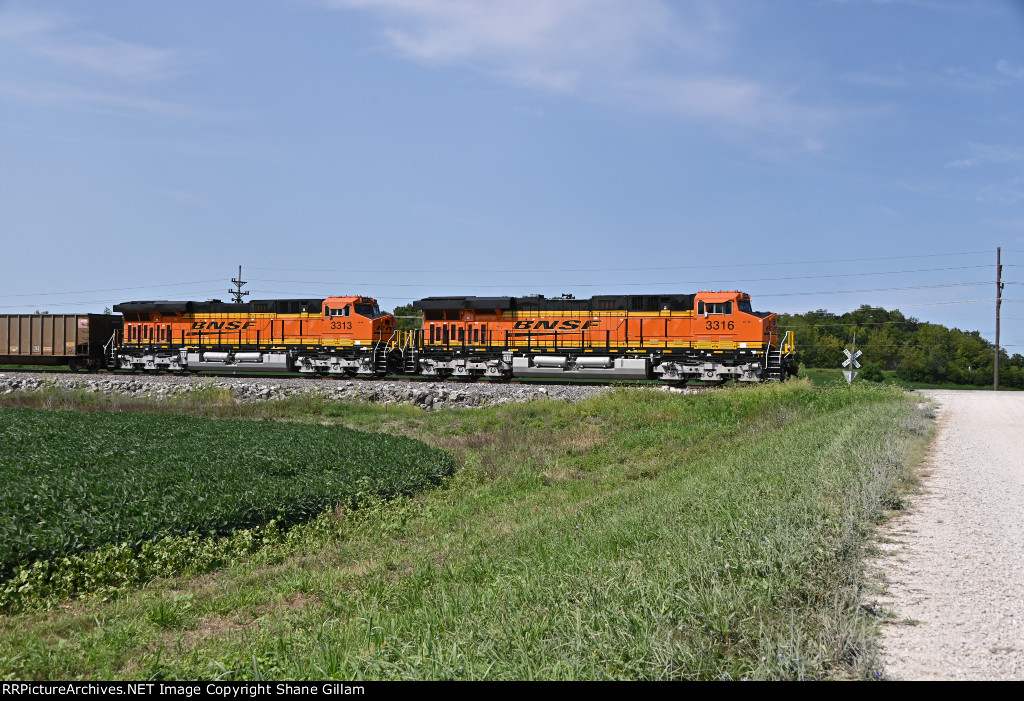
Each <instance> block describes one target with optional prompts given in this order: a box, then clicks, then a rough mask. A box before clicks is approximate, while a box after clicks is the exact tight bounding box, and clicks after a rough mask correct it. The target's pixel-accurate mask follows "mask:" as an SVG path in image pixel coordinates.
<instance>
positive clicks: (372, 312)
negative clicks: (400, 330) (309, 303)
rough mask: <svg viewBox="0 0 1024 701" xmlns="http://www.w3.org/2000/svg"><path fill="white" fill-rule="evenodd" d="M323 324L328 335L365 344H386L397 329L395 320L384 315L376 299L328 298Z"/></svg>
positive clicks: (324, 309) (325, 303)
mask: <svg viewBox="0 0 1024 701" xmlns="http://www.w3.org/2000/svg"><path fill="white" fill-rule="evenodd" d="M323 321H324V331H325V333H328V334H339V335H343V336H345V337H347V338H353V339H357V340H359V341H360V342H361V343H362V342H364V341H370V342H380V341H384V342H386V341H388V340H389V339H390V338H391V336H392V334H393V333H394V329H395V317H394V316H392V315H391V314H385V313H382V312H381V311H380V307H379V306H378V305H377V300H375V299H373V298H372V297H328V298H327V299H325V300H324V303H323ZM361 343H360V344H361Z"/></svg>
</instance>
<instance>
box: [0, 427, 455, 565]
mask: <svg viewBox="0 0 1024 701" xmlns="http://www.w3.org/2000/svg"><path fill="white" fill-rule="evenodd" d="M452 469H453V465H452V459H451V456H450V455H449V454H448V453H446V452H444V451H441V450H439V449H437V448H432V447H430V446H428V445H426V444H424V443H422V442H420V441H416V440H412V439H409V438H404V437H401V436H389V435H383V434H376V433H364V432H360V431H353V430H350V429H346V428H342V427H336V426H319V425H310V424H295V423H279V422H269V421H231V420H209V419H195V418H191V417H186V416H168V415H151V414H102V413H76V412H65V411H39V410H32V409H2V408H0V483H2V484H3V485H4V488H3V490H2V492H0V580H3V579H6V578H7V577H9V576H10V575H11V574H12V573H13V572H14V571H15V570H16V569H17V568H18V567H19V566H23V565H28V564H31V563H32V562H34V561H36V560H45V559H51V558H54V557H59V556H61V555H64V554H69V553H80V552H85V551H89V550H92V549H94V548H97V547H99V546H102V545H109V544H120V543H129V544H132V545H140V544H141V543H143V542H145V541H148V540H154V539H157V538H161V537H163V536H165V535H179V534H185V533H193V532H195V533H199V534H201V535H211V536H212V535H224V534H227V533H230V532H231V531H233V530H235V529H238V528H249V527H253V526H258V525H262V524H265V523H267V522H268V521H270V520H272V519H275V520H277V521H278V523H280V524H282V525H287V524H289V523H295V522H298V521H302V520H306V519H309V518H311V517H313V516H316V515H317V514H319V513H322V512H323V511H324V510H326V509H329V508H332V507H334V506H336V505H338V504H343V503H347V502H351V501H353V500H358V498H359V497H360V495H377V496H382V497H390V496H394V495H396V494H412V493H414V492H416V491H418V490H420V489H422V488H424V487H426V486H428V485H430V484H436V483H438V482H439V481H440V480H441V479H442V478H443V477H444V476H445V475H447V474H450V473H451V471H452Z"/></svg>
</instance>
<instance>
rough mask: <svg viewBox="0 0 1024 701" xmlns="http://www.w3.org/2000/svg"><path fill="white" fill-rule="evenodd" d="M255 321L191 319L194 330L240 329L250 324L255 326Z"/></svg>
mask: <svg viewBox="0 0 1024 701" xmlns="http://www.w3.org/2000/svg"><path fill="white" fill-rule="evenodd" d="M255 325H256V322H255V321H247V322H245V323H244V324H243V323H242V322H241V321H193V322H192V329H193V330H195V331H241V330H243V329H247V328H249V327H250V326H255Z"/></svg>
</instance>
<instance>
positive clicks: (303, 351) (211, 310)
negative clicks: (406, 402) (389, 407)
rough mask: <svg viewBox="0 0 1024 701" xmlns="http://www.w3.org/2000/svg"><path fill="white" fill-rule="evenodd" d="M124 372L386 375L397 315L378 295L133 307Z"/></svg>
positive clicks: (119, 357)
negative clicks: (379, 303)
mask: <svg viewBox="0 0 1024 701" xmlns="http://www.w3.org/2000/svg"><path fill="white" fill-rule="evenodd" d="M114 311H116V312H120V313H121V314H123V315H124V329H123V331H122V332H121V333H122V336H121V338H120V339H119V343H117V344H116V345H117V349H116V352H115V353H114V357H113V358H112V359H111V363H110V364H111V365H112V366H113V367H115V368H117V369H121V370H151V371H152V370H169V371H172V372H180V371H184V370H192V371H198V370H225V369H226V370H236V371H244V372H249V371H260V370H262V371H284V372H287V371H296V370H297V371H299V372H305V373H334V374H347V375H357V374H358V375H385V374H387V372H388V366H387V360H388V357H389V351H392V350H393V349H394V347H395V338H396V334H395V324H394V317H393V316H392V315H390V314H382V313H381V312H380V308H379V307H378V306H377V301H376V300H374V299H372V298H370V297H328V298H326V299H269V300H252V301H250V302H242V303H225V302H221V301H220V300H216V299H211V300H207V301H206V302H173V301H156V302H125V303H123V304H118V305H115V306H114Z"/></svg>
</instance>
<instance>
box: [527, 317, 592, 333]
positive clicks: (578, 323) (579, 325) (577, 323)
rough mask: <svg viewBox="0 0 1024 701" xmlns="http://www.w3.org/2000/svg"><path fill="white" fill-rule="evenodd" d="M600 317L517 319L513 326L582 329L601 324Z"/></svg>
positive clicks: (528, 328) (532, 328)
mask: <svg viewBox="0 0 1024 701" xmlns="http://www.w3.org/2000/svg"><path fill="white" fill-rule="evenodd" d="M600 325H601V320H600V319H593V320H592V319H587V320H586V321H584V320H583V319H552V320H550V321H517V322H516V325H515V326H513V327H512V328H515V329H522V330H523V331H526V330H540V329H551V330H552V331H554V330H561V331H582V330H583V329H589V328H590V327H591V326H600Z"/></svg>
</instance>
